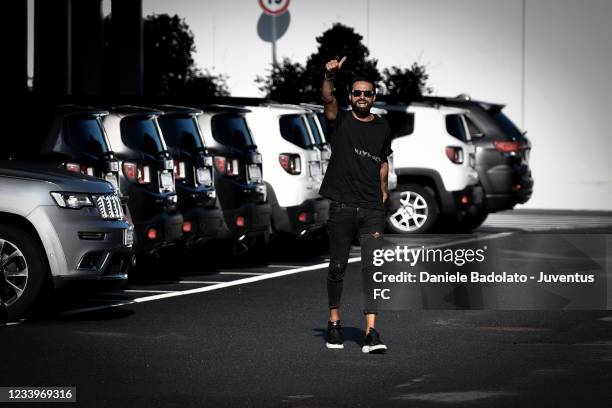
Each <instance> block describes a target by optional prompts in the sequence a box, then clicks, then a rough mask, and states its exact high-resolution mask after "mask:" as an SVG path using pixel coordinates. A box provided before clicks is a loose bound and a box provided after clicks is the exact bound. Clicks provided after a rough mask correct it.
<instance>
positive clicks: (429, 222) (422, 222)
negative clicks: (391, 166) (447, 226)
mask: <svg viewBox="0 0 612 408" xmlns="http://www.w3.org/2000/svg"><path fill="white" fill-rule="evenodd" d="M389 208H390V211H389V212H388V213H387V227H388V228H389V229H390V230H391V231H392V232H393V233H396V234H423V233H426V232H428V231H430V230H431V229H432V228H433V226H434V225H435V223H436V220H437V219H438V216H439V210H438V204H437V203H436V199H435V196H434V193H433V192H432V191H431V189H429V188H427V187H423V186H419V185H417V184H407V185H404V186H399V187H398V188H397V190H396V191H395V192H394V194H393V197H392V199H391V202H390V203H389Z"/></svg>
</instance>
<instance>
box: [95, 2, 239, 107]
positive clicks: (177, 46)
mask: <svg viewBox="0 0 612 408" xmlns="http://www.w3.org/2000/svg"><path fill="white" fill-rule="evenodd" d="M143 23H144V24H143V42H144V44H143V54H144V56H143V57H144V92H145V95H147V96H153V97H156V96H163V97H184V96H187V97H205V98H207V97H211V96H228V94H229V91H228V88H227V82H226V81H227V77H226V76H224V75H217V76H215V75H212V74H210V73H209V72H208V71H202V70H200V69H199V68H197V66H196V64H195V61H194V60H193V53H194V52H195V51H196V48H195V41H194V36H193V32H192V31H191V29H190V28H189V26H188V25H187V23H186V22H185V20H184V19H183V18H180V17H179V16H178V15H173V16H170V15H168V14H152V15H149V16H147V17H145V18H144V22H143ZM104 27H105V59H107V60H110V59H112V58H113V53H112V51H111V50H112V47H113V44H112V35H111V30H112V29H113V28H112V16H109V17H107V18H106V19H105V21H104ZM117 46H120V44H118V45H117ZM108 66H109V67H110V66H111V64H108ZM106 81H107V85H108V86H109V89H112V81H113V78H112V74H111V73H110V72H108V71H107V73H106Z"/></svg>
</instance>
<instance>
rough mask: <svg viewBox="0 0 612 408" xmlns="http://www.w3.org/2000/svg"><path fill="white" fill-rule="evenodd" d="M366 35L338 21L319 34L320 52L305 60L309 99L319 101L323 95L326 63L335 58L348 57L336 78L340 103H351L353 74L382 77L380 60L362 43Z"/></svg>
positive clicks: (377, 79)
mask: <svg viewBox="0 0 612 408" xmlns="http://www.w3.org/2000/svg"><path fill="white" fill-rule="evenodd" d="M362 40H363V36H362V35H361V34H358V33H356V32H355V30H354V29H353V28H352V27H348V26H345V25H343V24H340V23H336V24H334V25H333V26H332V28H331V29H329V30H327V31H325V32H324V33H323V34H322V35H321V36H320V37H317V43H318V44H319V46H318V49H317V52H315V53H313V54H311V55H310V56H309V57H308V59H307V60H306V75H305V77H306V78H305V79H306V81H307V83H308V84H309V85H310V88H309V89H307V90H306V93H305V95H304V96H305V97H306V98H307V99H309V100H319V98H320V97H321V91H320V89H321V82H322V81H323V75H324V73H325V63H326V62H327V61H329V60H331V59H334V58H342V57H346V61H345V63H344V64H343V65H342V69H341V70H340V71H339V72H338V75H337V76H336V80H335V86H336V89H337V91H336V98H337V99H338V102H339V103H341V104H346V103H348V87H349V86H350V82H351V79H352V78H354V77H357V76H359V77H365V78H368V79H370V80H372V81H379V80H380V79H381V76H380V73H379V72H378V68H377V61H376V59H374V58H370V50H368V48H367V47H366V46H365V45H364V44H363V43H362Z"/></svg>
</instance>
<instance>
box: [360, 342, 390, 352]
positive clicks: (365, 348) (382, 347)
mask: <svg viewBox="0 0 612 408" xmlns="http://www.w3.org/2000/svg"><path fill="white" fill-rule="evenodd" d="M361 351H363V352H364V353H372V354H382V353H386V352H387V346H385V345H384V344H377V345H376V346H363V347H362V348H361Z"/></svg>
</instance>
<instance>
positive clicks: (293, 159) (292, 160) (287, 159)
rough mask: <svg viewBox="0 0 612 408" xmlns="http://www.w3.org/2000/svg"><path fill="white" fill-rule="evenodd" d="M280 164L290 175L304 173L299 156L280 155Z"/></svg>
mask: <svg viewBox="0 0 612 408" xmlns="http://www.w3.org/2000/svg"><path fill="white" fill-rule="evenodd" d="M278 162H279V163H280V165H281V167H282V168H283V169H284V170H285V171H286V172H287V173H289V174H300V173H301V172H302V162H301V160H300V155H299V154H279V155H278Z"/></svg>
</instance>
